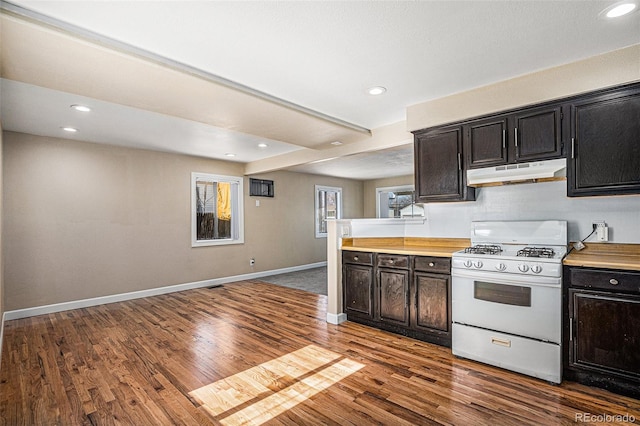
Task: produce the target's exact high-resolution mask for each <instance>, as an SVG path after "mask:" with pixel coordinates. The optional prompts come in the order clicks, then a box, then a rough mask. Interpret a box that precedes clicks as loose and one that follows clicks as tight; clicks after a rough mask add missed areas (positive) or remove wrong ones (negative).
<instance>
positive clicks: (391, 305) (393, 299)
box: [378, 269, 409, 326]
mask: <svg viewBox="0 0 640 426" xmlns="http://www.w3.org/2000/svg"><path fill="white" fill-rule="evenodd" d="M378 290H379V292H380V293H379V297H380V305H379V307H380V310H379V318H378V319H379V320H380V321H382V322H386V323H392V324H397V325H405V326H408V325H409V309H408V303H409V271H403V270H395V269H378Z"/></svg>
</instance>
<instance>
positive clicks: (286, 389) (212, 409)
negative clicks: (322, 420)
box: [189, 345, 364, 425]
mask: <svg viewBox="0 0 640 426" xmlns="http://www.w3.org/2000/svg"><path fill="white" fill-rule="evenodd" d="M363 367H364V365H363V364H360V363H357V362H355V361H352V360H350V359H347V358H344V357H342V355H340V354H337V353H335V352H331V351H329V350H326V349H322V348H320V347H318V346H315V345H309V346H306V347H304V348H302V349H299V350H297V351H294V352H291V353H289V354H286V355H283V356H281V357H279V358H275V359H273V360H271V361H267V362H265V363H262V364H260V365H258V366H256V367H252V368H250V369H248V370H245V371H242V372H240V373H237V374H234V375H233V376H230V377H227V378H225V379H222V380H219V381H217V382H214V383H211V384H209V385H206V386H203V387H201V388H199V389H196V390H194V391H192V392H190V393H189V395H191V396H192V397H193V398H195V399H196V400H197V401H199V402H200V403H201V404H202V407H203V408H204V409H205V410H206V411H207V412H208V413H209V414H210V415H211V416H213V417H215V418H216V419H217V420H218V421H220V423H222V424H224V425H239V424H242V425H259V424H262V423H264V422H266V421H268V420H270V419H272V418H274V417H276V416H278V415H279V414H282V413H283V412H285V411H286V410H289V409H291V408H292V407H294V406H296V405H297V404H299V403H301V402H304V401H305V400H307V399H309V398H311V397H312V396H313V395H315V394H317V393H319V392H321V391H323V390H324V389H327V388H328V387H330V386H332V385H334V384H335V383H338V382H339V381H340V380H342V379H344V378H345V377H347V376H349V375H351V374H353V373H355V372H356V371H358V370H360V369H361V368H363ZM228 411H231V413H229V414H228V415H225V414H226V412H228Z"/></svg>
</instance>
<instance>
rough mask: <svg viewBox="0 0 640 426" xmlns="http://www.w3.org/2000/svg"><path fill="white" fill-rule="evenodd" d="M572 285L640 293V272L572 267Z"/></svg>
mask: <svg viewBox="0 0 640 426" xmlns="http://www.w3.org/2000/svg"><path fill="white" fill-rule="evenodd" d="M569 274H570V285H571V287H582V288H592V289H598V290H609V291H615V292H625V293H638V294H640V273H637V272H636V273H634V272H621V271H608V270H603V269H582V268H571V269H570V273H569Z"/></svg>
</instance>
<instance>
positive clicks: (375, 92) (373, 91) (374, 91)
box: [367, 86, 387, 96]
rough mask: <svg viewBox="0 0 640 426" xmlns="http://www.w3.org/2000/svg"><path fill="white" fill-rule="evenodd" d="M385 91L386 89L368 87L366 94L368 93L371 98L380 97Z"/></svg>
mask: <svg viewBox="0 0 640 426" xmlns="http://www.w3.org/2000/svg"><path fill="white" fill-rule="evenodd" d="M386 91H387V88H386V87H382V86H375V87H370V88H369V89H368V90H367V92H369V94H370V95H373V96H377V95H382V94H383V93H384V92H386Z"/></svg>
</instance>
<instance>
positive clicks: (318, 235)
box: [313, 185, 342, 238]
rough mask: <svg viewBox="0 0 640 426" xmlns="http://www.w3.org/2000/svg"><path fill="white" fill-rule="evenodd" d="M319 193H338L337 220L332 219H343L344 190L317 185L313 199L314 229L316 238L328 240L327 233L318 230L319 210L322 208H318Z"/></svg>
mask: <svg viewBox="0 0 640 426" xmlns="http://www.w3.org/2000/svg"><path fill="white" fill-rule="evenodd" d="M318 191H333V192H337V193H338V200H337V204H338V206H337V208H338V211H337V212H336V216H337V217H335V218H332V219H342V188H339V187H336V186H324V185H315V190H314V192H313V198H314V202H313V218H314V220H313V227H314V228H315V232H316V238H327V233H326V232H320V231H319V230H318V220H319V218H318V209H319V208H320V206H318Z"/></svg>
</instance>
